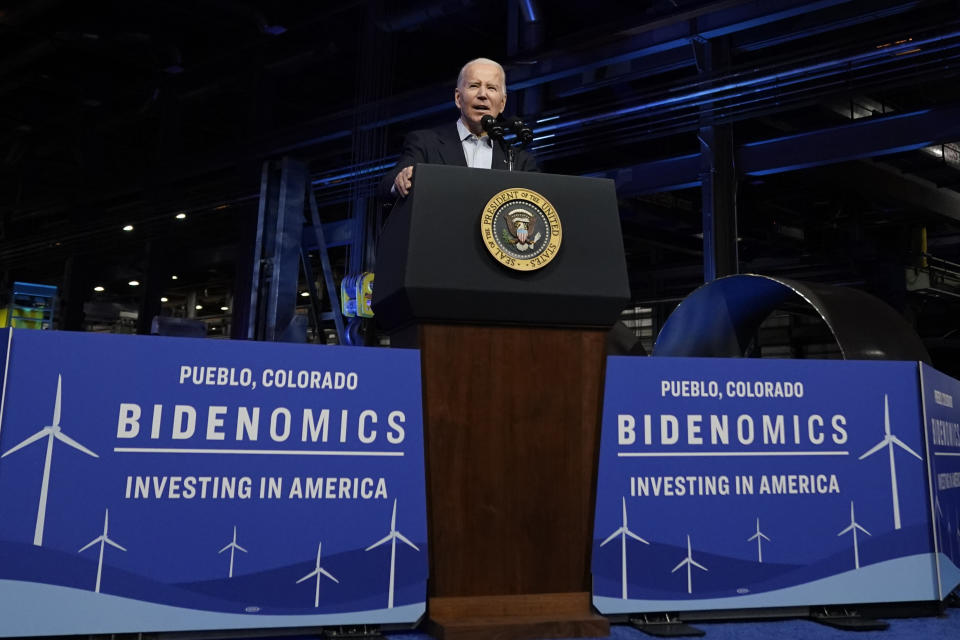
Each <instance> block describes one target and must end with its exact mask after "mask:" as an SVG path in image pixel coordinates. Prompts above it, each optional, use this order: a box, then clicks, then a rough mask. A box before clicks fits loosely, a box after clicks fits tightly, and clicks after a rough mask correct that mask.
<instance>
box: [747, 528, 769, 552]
mask: <svg viewBox="0 0 960 640" xmlns="http://www.w3.org/2000/svg"><path fill="white" fill-rule="evenodd" d="M752 540H756V541H757V562H763V541H764V540H766V541H767V542H770V538H768V537H767V536H765V535H764V534H763V532H762V531H760V518H757V532H756V533H754V534H753V535H752V536H750V537H749V538H747V542H750V541H752Z"/></svg>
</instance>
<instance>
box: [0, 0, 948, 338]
mask: <svg viewBox="0 0 960 640" xmlns="http://www.w3.org/2000/svg"><path fill="white" fill-rule="evenodd" d="M717 51H722V55H717V54H716V52H717ZM711 52H713V53H711ZM478 56H485V57H491V58H494V59H496V60H498V61H500V62H502V63H503V64H504V66H505V67H506V69H507V73H508V86H509V97H508V111H509V112H513V113H517V114H519V115H521V116H522V117H523V118H524V119H525V120H526V121H527V122H529V123H532V124H534V129H535V131H536V133H537V136H538V139H537V141H536V142H535V144H534V150H535V152H536V154H537V156H538V158H539V160H540V162H541V165H542V166H543V168H544V169H545V170H547V171H550V172H553V173H567V174H573V175H592V176H601V177H609V178H611V179H613V180H614V181H615V182H616V184H617V190H618V196H619V199H620V215H621V220H622V225H623V231H624V241H625V245H626V249H627V255H628V262H629V269H630V278H631V288H632V294H633V299H634V302H635V303H636V305H638V306H641V305H646V306H653V307H656V306H657V305H660V307H662V308H663V310H664V313H666V312H668V311H669V309H670V308H671V307H672V305H674V304H675V303H676V301H677V300H679V299H680V298H682V297H683V296H685V295H686V294H688V293H689V292H690V291H692V290H693V289H694V288H696V287H697V286H698V285H699V284H701V283H702V282H703V279H704V267H703V265H704V254H703V198H702V195H701V184H702V182H703V179H704V171H705V169H704V166H703V163H702V161H701V160H702V159H701V153H700V152H701V145H702V144H703V141H702V140H701V134H702V131H703V128H704V127H725V131H727V132H728V133H729V136H730V138H731V140H732V144H733V149H734V151H733V154H732V157H733V164H734V170H735V172H736V176H737V179H736V184H735V203H736V236H737V242H736V247H737V255H738V258H739V261H738V270H739V271H740V272H755V273H766V274H771V275H778V276H782V277H788V278H793V279H798V280H807V281H812V282H819V283H834V284H843V285H848V286H855V287H858V288H862V289H865V290H868V291H871V292H872V293H875V294H876V295H878V296H880V297H881V298H883V299H884V300H886V301H888V302H889V303H890V304H892V305H893V306H894V307H895V308H897V309H898V310H900V311H901V312H902V313H903V314H904V315H905V316H906V317H907V318H908V319H909V320H910V321H911V322H913V323H914V325H915V326H916V327H917V329H918V331H919V332H920V333H921V335H923V336H924V337H926V338H929V339H941V338H943V337H944V336H947V337H949V336H950V335H951V332H952V331H953V330H954V329H956V328H958V327H960V323H958V322H956V321H955V320H954V318H955V317H956V314H955V313H954V311H956V310H957V308H956V302H954V300H957V301H960V297H958V296H960V144H957V141H960V83H958V82H957V75H958V71H960V3H958V2H957V1H956V0H925V1H912V2H905V1H893V0H869V1H868V0H862V1H855V0H820V1H817V2H811V1H792V0H766V1H764V2H758V1H746V0H720V1H697V0H651V1H640V2H632V3H623V2H613V1H608V0H594V1H591V2H571V3H547V2H542V1H540V2H537V1H535V0H494V1H492V2H483V3H481V2H475V1H472V0H459V1H457V0H446V1H443V0H438V1H435V2H415V3H405V4H403V6H402V7H401V6H399V5H395V4H394V3H390V4H389V5H388V4H387V3H382V2H360V1H354V2H326V3H303V2H283V1H272V2H260V1H256V2H228V1H226V0H222V1H221V0H200V1H193V2H177V1H173V0H168V1H154V0H143V1H142V2H136V3H130V2H84V3H75V2H65V1H62V0H35V1H33V2H21V3H0V274H2V278H3V281H4V282H3V284H4V286H5V287H6V286H9V284H10V283H11V282H12V281H13V280H29V281H33V282H42V283H48V284H56V285H58V286H61V287H63V289H64V290H65V291H67V292H69V295H71V296H73V297H74V298H77V297H78V296H79V297H81V298H83V299H84V300H87V301H93V302H98V303H99V304H101V305H108V306H109V305H112V308H116V309H126V308H133V309H135V308H137V304H138V302H137V300H138V295H141V294H140V293H139V292H138V291H137V290H136V289H135V288H131V287H130V286H129V285H128V284H127V283H128V282H129V281H130V280H134V279H138V278H139V279H141V280H142V279H144V278H147V277H163V278H167V279H169V282H168V283H167V284H166V285H164V287H162V288H161V289H162V290H163V291H164V292H165V297H167V298H168V300H169V301H170V302H169V306H168V308H167V311H168V312H175V311H176V309H174V308H173V307H174V306H175V305H177V304H182V301H183V300H185V299H186V298H185V296H186V294H187V293H188V292H192V293H193V295H195V296H199V298H198V299H203V297H204V295H207V296H209V297H211V298H212V297H223V299H224V301H226V300H228V299H229V296H230V292H231V291H232V289H233V286H234V282H235V280H236V278H237V271H238V267H237V265H238V264H240V265H243V264H244V261H243V259H242V258H243V256H244V255H245V252H247V251H248V248H247V240H246V237H247V233H248V230H249V228H250V225H251V224H252V223H253V222H254V221H255V217H256V211H257V202H258V196H259V188H260V171H261V166H262V164H263V162H264V161H266V160H269V159H275V158H279V157H281V156H284V155H290V156H293V157H296V158H299V159H301V160H303V161H305V162H307V164H308V166H309V169H310V172H311V175H312V177H313V185H314V193H315V195H316V198H317V201H318V203H319V205H320V214H321V218H322V219H323V220H324V222H325V223H334V222H336V221H343V220H347V219H349V218H351V217H352V216H355V215H358V214H360V213H361V212H366V211H369V210H371V207H372V206H373V205H371V204H370V197H371V189H372V185H373V183H374V182H375V180H376V178H377V177H378V176H379V175H380V174H381V173H382V172H383V171H384V170H385V167H389V166H392V163H393V161H394V159H395V158H396V155H397V153H398V151H399V147H400V142H401V140H402V137H403V134H404V133H405V132H407V131H409V130H411V129H413V128H417V127H420V126H423V125H433V124H438V123H442V122H446V121H451V122H452V121H453V120H454V119H455V117H456V111H455V107H454V106H453V102H452V93H453V85H454V82H455V78H456V74H457V72H458V71H459V68H460V66H461V65H462V64H463V62H465V61H466V60H469V59H471V58H474V57H478ZM707 171H709V168H707ZM181 213H182V214H185V215H184V216H181V217H180V218H177V217H176V216H177V215H178V214H181ZM363 215H367V214H366V213H363ZM125 225H132V226H133V230H132V231H123V230H122V229H123V227H124V226H125ZM369 244H370V243H366V245H369ZM363 247H364V243H363V242H362V241H360V240H359V239H356V238H354V242H352V243H350V246H349V247H345V248H342V249H339V250H338V251H340V252H341V253H335V267H334V268H335V270H338V271H339V273H342V271H343V269H344V268H345V267H344V265H345V264H346V263H347V258H346V255H345V252H348V251H369V248H367V249H364V248H363ZM955 263H956V264H955ZM911 269H914V271H913V272H911V271H910V270H911ZM924 269H926V270H927V271H925V272H924V273H926V277H927V279H926V280H924V279H923V278H919V279H918V278H915V277H912V276H911V273H913V274H914V275H917V274H920V272H921V271H923V270H924ZM78 274H79V275H78ZM172 275H177V280H172V278H171V276H172ZM95 284H96V285H100V286H103V287H104V291H103V292H96V293H94V292H93V289H92V288H93V286H94V285H95ZM215 304H216V303H215ZM225 306H226V305H225Z"/></svg>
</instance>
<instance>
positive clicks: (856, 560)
mask: <svg viewBox="0 0 960 640" xmlns="http://www.w3.org/2000/svg"><path fill="white" fill-rule="evenodd" d="M857 529H859V530H860V531H863V532H864V533H865V534H867V535H868V536H869V535H871V534H870V532H869V531H867V530H866V529H864V528H863V527H861V526H860V525H859V524H857V519H856V518H855V517H854V515H853V500H851V501H850V526H848V527H847V528H846V529H844V530H843V531H841V532H840V533H838V534H837V535H838V536H842V535H843V534H845V533H847V532H848V531H852V532H853V566H854V568H855V569H859V568H860V548H859V547H858V546H857Z"/></svg>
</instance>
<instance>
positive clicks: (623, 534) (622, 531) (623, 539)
mask: <svg viewBox="0 0 960 640" xmlns="http://www.w3.org/2000/svg"><path fill="white" fill-rule="evenodd" d="M620 501H621V503H622V504H623V524H622V525H620V528H619V529H617V530H616V531H614V532H613V533H611V534H610V535H609V536H608V537H607V539H606V540H604V541H603V542H601V543H600V546H601V547H602V546H603V545H605V544H607V543H608V542H610V541H611V540H613V539H614V538H616V537H617V536H620V567H621V572H622V575H623V589H622V591H621V596H620V597H621V598H623V599H624V600H626V599H627V536H630V537H631V538H633V539H634V540H636V541H638V542H642V543H643V544H646V545H649V544H650V543H649V542H647V541H646V540H644V539H643V538H641V537H640V536H638V535H637V534H635V533H634V532H633V531H630V529H629V527H627V499H626V497H623V496H621V498H620Z"/></svg>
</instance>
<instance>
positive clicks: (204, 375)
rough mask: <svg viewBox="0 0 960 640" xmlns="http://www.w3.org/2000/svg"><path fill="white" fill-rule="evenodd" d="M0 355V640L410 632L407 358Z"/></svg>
mask: <svg viewBox="0 0 960 640" xmlns="http://www.w3.org/2000/svg"><path fill="white" fill-rule="evenodd" d="M4 342H6V344H5V345H4V346H5V347H6V367H5V370H4V378H3V399H2V406H0V618H2V620H3V624H0V636H31V635H60V634H71V635H72V634H94V633H130V632H153V631H175V630H202V629H238V628H267V627H271V628H275V627H293V626H298V627H299V626H327V625H341V624H361V623H364V624H377V623H410V622H415V621H416V620H417V619H418V618H419V617H420V616H421V615H422V614H423V612H424V610H425V599H426V580H427V535H426V534H427V531H426V504H425V486H424V472H423V440H422V437H423V436H422V418H421V405H420V397H421V396H420V373H419V354H418V353H417V352H416V351H413V350H399V349H398V350H385V349H361V348H344V347H318V346H304V345H290V344H275V343H257V342H231V341H220V340H191V339H182V338H162V337H135V336H112V335H97V334H84V333H59V332H49V331H19V330H11V332H10V334H9V341H6V340H5V341H4Z"/></svg>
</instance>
